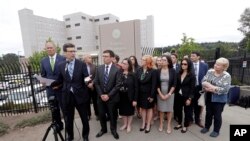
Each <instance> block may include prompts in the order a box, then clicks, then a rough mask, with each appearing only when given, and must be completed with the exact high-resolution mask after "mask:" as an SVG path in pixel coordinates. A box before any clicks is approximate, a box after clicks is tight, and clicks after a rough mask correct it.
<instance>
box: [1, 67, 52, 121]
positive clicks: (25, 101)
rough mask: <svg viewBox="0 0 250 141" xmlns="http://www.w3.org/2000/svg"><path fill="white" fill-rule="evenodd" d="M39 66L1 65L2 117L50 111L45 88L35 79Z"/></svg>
mask: <svg viewBox="0 0 250 141" xmlns="http://www.w3.org/2000/svg"><path fill="white" fill-rule="evenodd" d="M39 73H40V68H39V66H35V65H30V64H19V63H16V64H7V63H1V64H0V92H1V93H0V115H1V116H9V115H13V114H20V113H29V112H38V111H41V110H47V109H48V106H47V105H48V104H47V103H48V102H47V101H48V100H47V96H46V91H45V88H44V87H43V86H42V84H40V83H39V82H38V81H37V80H36V79H35V78H34V77H33V75H34V74H39Z"/></svg>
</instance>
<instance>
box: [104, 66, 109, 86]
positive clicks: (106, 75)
mask: <svg viewBox="0 0 250 141" xmlns="http://www.w3.org/2000/svg"><path fill="white" fill-rule="evenodd" d="M108 69H109V66H108V65H107V66H106V67H105V72H104V87H106V85H107V83H108V76H109V74H108Z"/></svg>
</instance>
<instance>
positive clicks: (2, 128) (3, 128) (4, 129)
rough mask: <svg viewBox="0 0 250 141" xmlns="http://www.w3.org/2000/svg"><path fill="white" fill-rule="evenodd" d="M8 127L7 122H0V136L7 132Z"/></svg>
mask: <svg viewBox="0 0 250 141" xmlns="http://www.w3.org/2000/svg"><path fill="white" fill-rule="evenodd" d="M9 128H10V127H9V126H8V125H7V124H4V123H2V122H0V137H1V136H2V135H4V134H6V133H8V129H9Z"/></svg>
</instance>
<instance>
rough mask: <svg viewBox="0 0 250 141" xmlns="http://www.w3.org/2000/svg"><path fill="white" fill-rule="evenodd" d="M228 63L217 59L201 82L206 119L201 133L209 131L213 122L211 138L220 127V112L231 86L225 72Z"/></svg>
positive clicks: (229, 78) (228, 75) (229, 76)
mask: <svg viewBox="0 0 250 141" xmlns="http://www.w3.org/2000/svg"><path fill="white" fill-rule="evenodd" d="M228 66H229V61H228V59H226V58H219V59H217V60H216V62H215V64H214V68H213V69H210V70H209V71H208V72H207V74H206V75H205V76H204V78H203V80H202V86H203V90H205V92H206V95H205V104H206V118H205V127H204V128H203V129H202V130H201V133H203V134H205V133H207V132H208V131H209V128H210V127H211V125H212V121H213V120H214V129H213V131H212V132H211V134H210V136H211V137H217V136H218V135H219V132H220V128H221V125H222V116H221V114H222V112H223V109H224V106H225V104H226V102H227V97H228V91H229V89H230V86H231V75H230V74H229V73H228V72H226V70H227V68H228Z"/></svg>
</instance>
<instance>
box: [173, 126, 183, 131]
mask: <svg viewBox="0 0 250 141" xmlns="http://www.w3.org/2000/svg"><path fill="white" fill-rule="evenodd" d="M181 128H182V126H181V125H177V126H175V127H174V130H179V129H181Z"/></svg>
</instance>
